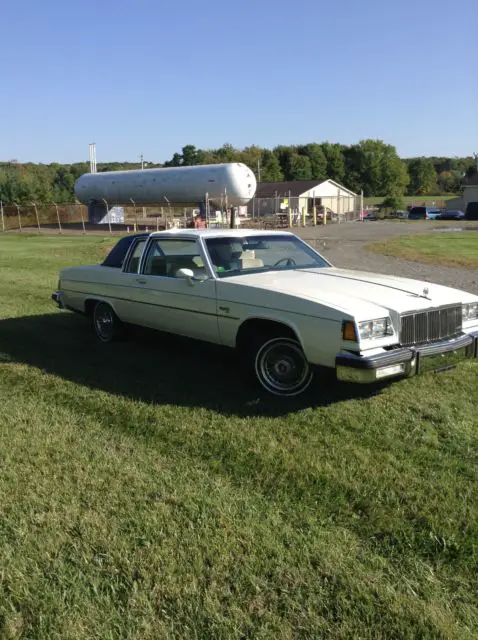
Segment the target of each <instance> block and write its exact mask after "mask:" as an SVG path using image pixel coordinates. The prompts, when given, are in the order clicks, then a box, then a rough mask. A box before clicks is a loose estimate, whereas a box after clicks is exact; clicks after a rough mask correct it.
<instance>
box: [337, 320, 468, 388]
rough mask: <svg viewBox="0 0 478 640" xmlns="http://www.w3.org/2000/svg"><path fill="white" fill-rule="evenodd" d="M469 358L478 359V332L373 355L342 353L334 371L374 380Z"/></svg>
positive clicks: (359, 379)
mask: <svg viewBox="0 0 478 640" xmlns="http://www.w3.org/2000/svg"><path fill="white" fill-rule="evenodd" d="M470 358H478V331H476V332H473V333H467V334H464V335H462V336H459V337H458V338H453V339H451V340H442V341H440V342H433V343H431V344H426V345H420V346H417V347H405V348H400V349H393V350H392V351H386V352H384V353H379V354H377V355H374V356H359V355H355V354H353V353H339V354H338V355H337V356H336V358H335V370H336V373H337V378H338V379H339V380H342V381H344V382H361V383H371V382H379V381H381V380H386V379H389V378H402V377H408V376H413V375H416V374H418V373H425V372H427V371H443V370H445V369H451V368H453V367H455V366H456V365H457V364H458V362H461V361H462V360H466V359H470Z"/></svg>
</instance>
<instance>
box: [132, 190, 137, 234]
mask: <svg viewBox="0 0 478 640" xmlns="http://www.w3.org/2000/svg"><path fill="white" fill-rule="evenodd" d="M130 202H132V203H133V216H134V232H135V233H136V228H137V226H138V217H137V215H136V203H135V201H134V200H133V198H130Z"/></svg>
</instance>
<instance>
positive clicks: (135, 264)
mask: <svg viewBox="0 0 478 640" xmlns="http://www.w3.org/2000/svg"><path fill="white" fill-rule="evenodd" d="M145 244H146V238H145V239H144V240H138V241H137V242H136V245H135V247H134V249H133V251H132V252H131V253H130V254H129V258H128V264H127V265H126V266H125V268H124V272H125V273H138V269H139V263H140V260H141V256H142V254H143V249H144V245H145Z"/></svg>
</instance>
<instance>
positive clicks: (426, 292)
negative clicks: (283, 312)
mask: <svg viewBox="0 0 478 640" xmlns="http://www.w3.org/2000/svg"><path fill="white" fill-rule="evenodd" d="M228 280H230V281H234V283H237V284H243V285H246V286H249V287H258V288H261V289H266V290H267V291H274V292H277V293H284V294H288V295H292V296H294V297H297V298H302V299H306V300H310V301H312V302H318V303H321V304H325V305H329V306H332V307H335V308H337V309H342V310H345V311H348V312H352V313H355V314H356V315H362V313H364V314H367V313H370V310H371V309H370V307H371V305H373V306H378V307H382V308H385V309H388V310H389V311H390V312H395V313H398V314H401V313H404V312H407V311H419V310H422V309H429V308H431V307H439V306H442V305H447V304H460V303H465V302H474V301H478V297H477V296H474V295H472V294H470V293H467V292H465V291H460V290H458V289H452V288H450V287H444V286H442V285H437V284H433V283H429V282H426V281H421V280H412V279H409V278H400V277H396V276H388V275H382V274H375V273H368V272H366V271H353V270H348V269H336V268H334V267H327V268H323V269H321V268H318V269H293V270H284V271H269V272H267V273H254V274H244V275H241V276H236V277H233V278H228Z"/></svg>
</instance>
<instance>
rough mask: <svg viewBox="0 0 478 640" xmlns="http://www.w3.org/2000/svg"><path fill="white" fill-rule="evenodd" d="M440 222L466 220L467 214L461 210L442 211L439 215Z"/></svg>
mask: <svg viewBox="0 0 478 640" xmlns="http://www.w3.org/2000/svg"><path fill="white" fill-rule="evenodd" d="M438 219H439V220H464V219H465V214H464V212H463V211H460V210H459V209H449V210H446V211H442V212H441V213H440V215H439V218H438Z"/></svg>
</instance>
